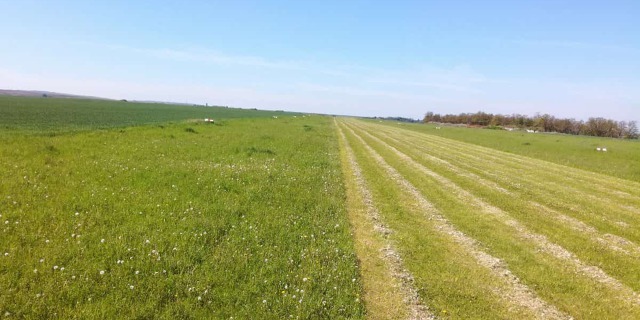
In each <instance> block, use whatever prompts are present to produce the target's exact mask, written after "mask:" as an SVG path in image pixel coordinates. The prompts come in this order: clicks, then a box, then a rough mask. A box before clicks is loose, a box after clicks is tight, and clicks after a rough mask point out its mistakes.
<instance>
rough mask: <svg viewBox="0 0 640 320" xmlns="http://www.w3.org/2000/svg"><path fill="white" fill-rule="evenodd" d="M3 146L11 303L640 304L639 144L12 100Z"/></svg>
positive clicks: (62, 310) (352, 309)
mask: <svg viewBox="0 0 640 320" xmlns="http://www.w3.org/2000/svg"><path fill="white" fill-rule="evenodd" d="M204 118H214V119H215V120H216V121H215V123H205V122H204V121H202V119H204ZM465 130H466V131H465ZM556 140H557V141H556ZM525 142H526V143H527V144H525ZM0 145H1V146H2V147H1V148H0V168H2V170H0V215H1V216H0V223H1V224H0V292H2V294H1V295H0V316H8V317H16V318H46V317H58V318H167V319H169V318H170V319H174V318H194V319H195V318H220V319H230V318H234V319H249V318H262V319H265V318H279V319H281V318H294V319H295V318H302V319H307V318H349V319H354V318H355V319H358V318H371V319H385V318H386V319H398V318H414V319H415V318H426V319H429V318H431V319H433V318H437V319H472V318H478V319H500V318H502V319H529V318H539V319H554V318H555V319H571V318H575V319H637V318H640V297H639V296H638V294H637V293H638V292H639V291H640V183H639V182H638V178H637V177H638V172H639V171H638V170H639V166H640V164H639V162H640V161H637V159H639V155H640V149H638V142H637V141H619V140H612V139H601V140H596V139H594V138H585V137H570V136H562V135H536V136H534V135H528V136H527V135H525V134H522V133H514V132H497V131H493V130H480V129H464V128H449V127H445V128H442V129H435V127H434V126H430V125H407V124H396V123H393V122H382V123H380V122H377V121H363V120H359V119H355V118H341V117H336V118H334V117H327V116H319V115H302V114H295V113H284V112H269V111H258V110H241V109H233V108H219V107H202V106H198V107H196V106H175V105H166V104H145V103H131V102H121V101H106V100H105V101H100V100H75V99H44V98H10V97H0ZM596 145H598V146H599V145H603V146H604V145H606V146H607V147H608V149H609V151H608V153H606V154H605V153H597V152H596V151H595V150H594V149H595V146H596ZM560 146H561V147H560ZM632 160H636V161H632ZM606 164H608V165H606Z"/></svg>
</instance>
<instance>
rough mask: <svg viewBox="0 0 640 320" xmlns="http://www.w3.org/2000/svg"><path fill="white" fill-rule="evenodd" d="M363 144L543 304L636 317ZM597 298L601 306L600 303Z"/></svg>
mask: <svg viewBox="0 0 640 320" xmlns="http://www.w3.org/2000/svg"><path fill="white" fill-rule="evenodd" d="M365 139H366V137H365ZM367 143H368V144H370V145H371V146H372V147H374V148H375V149H376V151H377V152H379V153H380V154H381V155H382V156H383V157H384V158H385V159H386V160H387V161H390V162H389V164H390V165H392V166H393V167H395V168H396V169H397V170H399V171H400V172H401V173H402V175H403V176H404V177H406V179H408V180H410V181H411V183H412V184H414V185H416V187H419V189H420V190H421V192H422V194H424V195H425V196H428V197H429V200H430V201H432V202H433V203H434V205H436V206H437V207H438V208H439V209H440V210H441V211H442V212H443V214H446V215H447V217H448V218H449V219H451V221H452V222H453V223H454V224H455V225H456V226H459V227H460V228H461V230H464V232H465V233H468V234H470V235H471V236H472V237H473V238H476V239H480V241H481V242H482V243H484V244H485V245H487V246H488V247H489V248H490V250H491V252H494V253H495V254H496V255H497V256H498V257H500V258H502V259H504V260H505V261H506V262H507V263H508V265H509V266H510V269H511V270H512V271H513V272H514V273H515V274H517V275H518V276H519V277H521V279H522V281H523V282H524V283H525V284H527V285H529V286H530V287H532V288H536V292H538V293H539V294H540V295H541V296H543V297H545V300H548V301H552V302H553V303H554V304H556V305H557V306H559V307H561V308H562V309H563V310H567V311H569V313H570V314H572V315H574V316H577V317H586V316H587V315H589V317H593V316H594V315H596V317H598V316H597V315H600V316H602V317H626V318H629V317H633V315H635V316H637V315H638V309H637V307H636V306H635V305H634V304H633V303H631V302H630V301H628V299H620V294H621V293H620V291H619V290H618V288H615V287H611V286H610V285H609V284H603V283H600V282H597V281H595V280H590V279H589V278H584V277H576V273H575V272H576V271H575V270H576V269H575V266H574V267H572V266H571V265H567V264H566V262H567V261H566V260H564V259H562V260H561V259H558V258H557V257H556V256H555V255H550V254H548V253H545V252H539V251H538V250H537V246H536V245H535V244H533V243H532V242H531V241H530V240H529V239H527V238H523V237H522V236H521V235H520V234H518V232H517V230H514V228H513V227H512V226H509V225H506V224H504V221H501V220H500V219H496V216H495V215H484V214H482V215H478V214H472V212H474V211H476V209H473V206H470V205H469V204H467V203H463V202H462V201H461V199H459V198H458V197H457V196H456V195H452V194H451V192H450V191H449V190H447V188H443V187H442V185H441V181H438V180H437V179H434V178H433V177H430V176H428V175H424V174H423V173H420V172H421V171H420V170H417V169H416V168H411V166H407V164H406V163H405V161H404V160H403V159H402V158H401V157H398V156H397V155H396V154H395V153H394V152H393V151H391V150H388V149H387V150H385V149H386V148H385V147H384V146H381V145H377V144H376V143H375V141H367ZM623 295H624V294H623ZM603 299H605V300H607V303H605V304H603V303H602V300H603ZM612 301H613V302H612ZM612 304H615V305H612ZM615 315H617V316H615ZM630 315H631V316H630Z"/></svg>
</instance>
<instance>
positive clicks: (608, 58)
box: [0, 0, 640, 120]
mask: <svg viewBox="0 0 640 320" xmlns="http://www.w3.org/2000/svg"><path fill="white" fill-rule="evenodd" d="M0 12H2V19H0V36H1V37H2V39H3V41H2V46H1V47H0V49H1V50H0V88H5V89H32V90H48V91H58V92H66V93H75V94H86V95H94V96H101V97H109V98H118V99H120V98H126V99H132V100H162V101H175V102H189V103H199V104H204V103H208V104H210V105H212V104H214V105H228V106H236V107H243V108H263V109H284V110H293V111H302V112H318V113H332V114H349V115H363V116H405V117H412V118H422V116H423V115H424V113H425V112H427V111H435V112H439V113H460V112H475V111H479V110H482V111H486V112H495V113H505V114H511V113H523V114H528V115H533V114H534V113H536V112H540V113H550V114H553V115H556V116H561V117H574V118H578V119H585V118H588V117H592V116H603V117H607V118H613V119H618V120H640V18H638V17H640V1H559V0H558V1H544V0H538V1H474V0H468V1H426V0H423V1H254V2H250V1H219V2H218V1H3V0H0Z"/></svg>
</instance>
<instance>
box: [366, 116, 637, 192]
mask: <svg viewBox="0 0 640 320" xmlns="http://www.w3.org/2000/svg"><path fill="white" fill-rule="evenodd" d="M370 122H372V121H370ZM372 123H373V122H372ZM375 123H378V122H375ZM381 124H385V125H389V126H393V127H398V128H404V129H408V130H411V131H415V132H420V133H427V134H429V135H431V136H439V137H443V138H447V139H452V140H456V141H461V142H466V143H469V144H473V145H477V146H484V147H487V148H491V149H495V150H500V151H504V152H508V153H511V154H517V155H522V156H525V157H530V158H537V159H541V160H545V161H549V162H553V163H556V164H560V165H565V166H568V167H573V168H579V169H583V170H588V171H593V172H598V173H603V174H607V175H611V176H615V177H618V178H622V179H628V180H632V181H636V182H640V162H638V161H637V159H639V158H640V140H637V139H636V140H622V139H612V138H600V137H587V136H571V135H564V134H550V133H535V134H532V133H526V132H522V131H514V132H508V131H502V130H483V129H476V128H460V127H454V126H446V125H445V126H443V125H437V124H410V123H396V122H392V121H382V123H381ZM436 127H440V128H441V129H436ZM597 147H607V148H608V152H606V153H605V152H597V151H596V148H597Z"/></svg>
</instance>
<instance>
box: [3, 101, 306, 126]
mask: <svg viewBox="0 0 640 320" xmlns="http://www.w3.org/2000/svg"><path fill="white" fill-rule="evenodd" d="M293 114H294V113H291V112H274V111H263V110H247V109H238V108H226V107H204V106H185V105H173V104H160V103H143V102H123V101H114V100H90V99H65V98H40V97H10V96H0V128H2V129H3V132H4V133H6V132H11V131H17V132H18V133H19V134H23V133H24V131H25V130H29V131H32V132H41V131H47V132H48V131H78V130H96V129H109V128H115V127H127V126H135V125H142V124H153V123H167V122H179V121H184V120H189V119H204V118H213V119H236V118H256V117H268V116H273V115H275V116H282V115H293Z"/></svg>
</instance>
